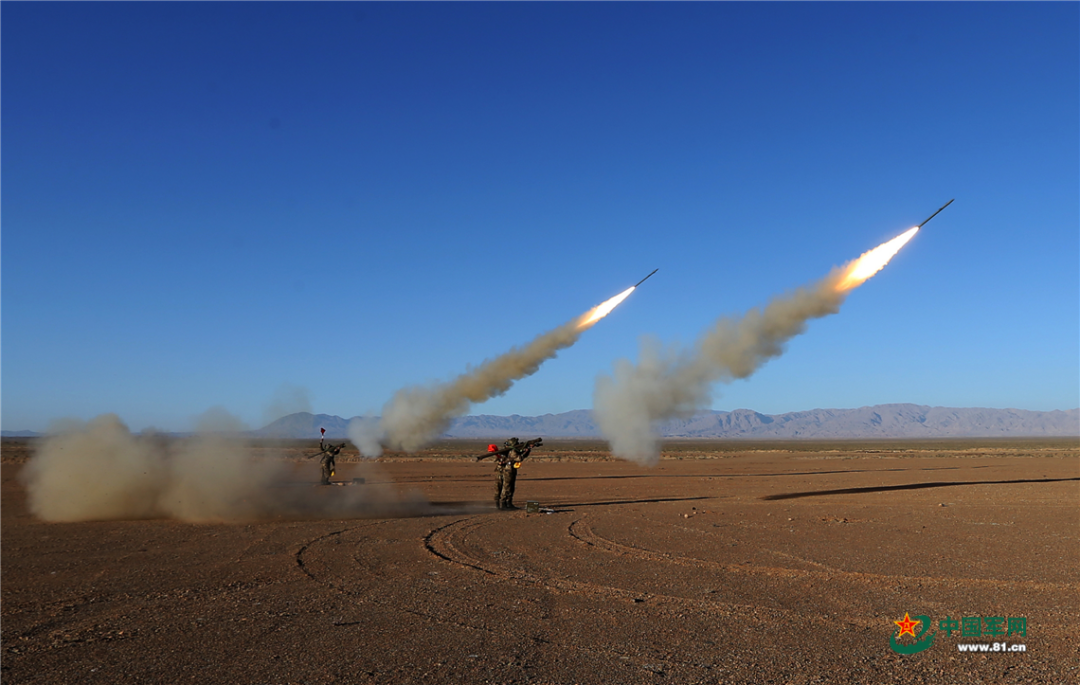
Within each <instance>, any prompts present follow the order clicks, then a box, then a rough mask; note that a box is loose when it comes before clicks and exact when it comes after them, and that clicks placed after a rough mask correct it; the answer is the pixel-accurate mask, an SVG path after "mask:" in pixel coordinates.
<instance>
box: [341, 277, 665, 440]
mask: <svg viewBox="0 0 1080 685" xmlns="http://www.w3.org/2000/svg"><path fill="white" fill-rule="evenodd" d="M654 273H655V272H654ZM650 275H652V274H650ZM646 278H648V276H646ZM639 285H640V282H639ZM636 288H637V286H633V287H631V288H627V289H626V290H624V291H623V292H621V293H619V294H618V295H616V296H615V297H612V298H611V299H609V300H607V301H605V302H602V303H601V304H599V305H597V306H595V307H593V308H592V309H590V310H589V311H587V312H585V313H584V314H582V315H581V316H579V317H577V318H575V319H573V320H571V321H569V322H567V323H565V324H563V325H562V326H559V327H558V328H555V329H553V330H551V331H548V332H547V333H543V334H541V335H539V336H537V337H536V338H534V339H533V340H532V341H531V342H529V343H527V344H526V345H525V346H524V347H515V348H512V349H511V350H510V351H509V352H506V353H504V354H502V355H500V356H498V357H495V358H494V359H488V360H487V361H485V362H484V363H482V364H481V365H480V366H479V367H477V368H475V369H472V370H470V371H468V372H466V373H463V374H461V375H460V376H458V377H457V378H455V379H453V380H451V381H447V382H445V383H437V384H434V385H431V386H427V387H423V386H413V387H408V388H402V389H401V390H399V391H397V393H395V394H394V397H393V398H391V400H390V401H389V402H387V403H386V406H384V407H383V411H382V417H381V418H380V419H379V420H377V421H376V420H373V419H366V420H365V419H359V420H357V419H354V420H353V421H351V422H350V423H349V431H348V432H349V439H351V440H352V441H353V443H354V444H355V445H356V446H357V447H358V448H359V449H360V452H361V453H363V455H364V456H367V457H377V456H379V455H380V454H382V450H383V447H389V448H391V449H398V450H404V451H406V452H415V451H416V450H418V449H420V448H422V447H424V446H425V445H429V444H431V443H432V442H434V441H435V440H436V439H438V437H439V436H440V435H442V434H443V433H444V432H446V429H447V428H449V427H450V422H451V421H453V420H454V419H455V418H457V417H459V416H464V415H465V413H466V412H468V411H469V407H470V406H472V405H473V404H476V403H480V402H485V401H487V400H489V399H491V398H492V397H498V396H499V395H502V394H503V393H505V392H506V391H507V390H509V389H510V388H511V386H513V385H514V383H515V382H516V381H518V380H521V379H522V378H525V377H526V376H531V375H532V374H534V373H536V371H537V370H539V368H540V365H541V364H543V363H544V362H545V361H547V360H548V359H551V358H552V357H554V356H555V355H556V354H557V353H558V351H559V350H561V349H564V348H567V347H570V346H571V345H573V344H574V343H575V342H577V340H578V338H579V337H580V336H581V334H582V333H584V332H585V331H587V330H588V329H590V328H592V327H593V326H594V325H596V322H597V321H599V320H600V319H602V318H604V317H605V316H607V315H608V314H610V313H611V311H612V310H613V309H615V307H617V306H619V304H621V303H622V301H623V300H625V299H626V298H627V297H629V296H630V293H632V292H634V290H635V289H636Z"/></svg>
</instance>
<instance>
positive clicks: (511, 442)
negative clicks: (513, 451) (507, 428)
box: [503, 438, 518, 447]
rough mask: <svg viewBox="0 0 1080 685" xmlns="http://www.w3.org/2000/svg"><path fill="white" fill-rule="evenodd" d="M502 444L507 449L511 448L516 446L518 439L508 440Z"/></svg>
mask: <svg viewBox="0 0 1080 685" xmlns="http://www.w3.org/2000/svg"><path fill="white" fill-rule="evenodd" d="M503 444H504V445H505V446H507V447H513V446H514V445H516V444H518V439H517V438H510V439H509V440H507V441H506V442H504V443H503Z"/></svg>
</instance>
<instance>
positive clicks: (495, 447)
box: [488, 445, 499, 452]
mask: <svg viewBox="0 0 1080 685" xmlns="http://www.w3.org/2000/svg"><path fill="white" fill-rule="evenodd" d="M498 451H499V446H498V445H488V452H498Z"/></svg>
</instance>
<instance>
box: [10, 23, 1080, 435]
mask: <svg viewBox="0 0 1080 685" xmlns="http://www.w3.org/2000/svg"><path fill="white" fill-rule="evenodd" d="M0 18H2V23H0V30H2V41H0V50H2V54H0V56H2V61H0V70H2V72H0V76H2V78H0V88H2V122H0V123H2V129H0V134H2V158H0V161H2V169H0V171H2V181H3V185H2V212H3V213H2V221H3V223H2V234H0V237H2V297H3V300H2V427H3V428H4V429H5V430H23V429H29V430H41V429H44V428H45V427H46V426H47V425H48V424H49V422H50V421H51V420H53V419H57V418H61V417H81V418H89V417H92V416H95V415H97V414H100V413H104V412H115V413H117V414H119V415H120V416H121V418H123V419H124V420H125V421H127V422H128V424H129V425H130V426H131V427H132V428H133V429H136V430H138V429H142V428H145V427H149V426H154V427H158V428H161V429H166V430H187V429H189V428H190V427H191V420H192V417H193V416H195V415H197V414H200V413H202V412H203V411H205V410H206V409H208V408H210V407H213V406H221V407H224V408H226V409H227V410H229V411H231V412H233V413H234V414H236V415H237V416H239V417H240V418H242V419H243V420H244V421H245V422H247V423H248V424H249V425H250V426H252V427H256V426H259V425H261V424H262V423H263V421H264V420H265V419H266V418H267V411H268V407H269V406H270V405H271V403H272V401H273V399H274V397H275V395H276V394H278V395H280V394H281V393H282V392H283V391H282V389H283V388H285V389H292V390H294V391H296V390H297V389H300V391H301V394H303V393H306V394H307V396H308V397H309V398H310V409H311V410H313V411H315V412H323V413H330V414H337V415H340V416H344V417H349V416H353V415H357V414H363V413H369V412H374V413H377V412H378V411H379V410H380V409H381V407H382V405H383V403H384V402H385V401H386V400H387V399H389V397H390V396H391V395H392V394H393V392H394V391H395V390H397V389H398V388H400V387H402V386H404V385H408V384H415V383H424V382H428V381H436V380H445V379H449V378H451V377H453V376H455V375H457V374H458V373H461V372H462V371H464V370H465V369H466V368H468V367H469V365H476V364H479V363H480V362H481V361H483V360H484V359H485V358H488V357H491V356H494V355H497V354H499V353H501V352H503V351H505V350H506V349H508V348H509V347H510V346H512V345H516V344H521V343H524V342H527V341H528V340H530V339H531V338H532V337H534V336H535V335H537V334H539V333H541V332H543V331H545V330H548V329H550V328H552V327H554V326H557V325H559V324H562V323H563V322H565V321H567V320H569V319H571V318H572V317H575V316H577V315H578V314H580V313H582V312H584V311H585V310H586V309H588V308H590V307H591V306H593V305H595V304H597V303H599V302H601V301H602V300H605V299H607V298H608V297H610V296H612V295H614V294H616V293H618V292H620V291H622V290H623V289H625V288H626V287H628V286H629V285H632V284H633V283H634V282H636V281H637V280H638V279H640V278H641V277H642V276H644V275H645V274H647V273H648V272H649V271H651V270H652V269H654V268H659V269H660V271H659V273H657V274H656V276H654V277H653V278H652V279H651V280H650V281H648V283H646V284H645V285H644V286H642V288H641V289H639V290H638V291H637V292H635V293H634V295H633V296H632V297H631V298H630V299H628V300H627V301H626V302H625V303H624V304H623V305H622V306H621V307H620V308H618V309H616V310H615V312H614V313H613V314H612V315H611V316H609V317H608V318H607V319H605V320H604V321H602V322H600V323H599V324H598V325H597V326H596V327H594V328H593V329H592V330H590V331H588V332H587V333H586V334H585V335H584V336H583V337H582V339H581V340H580V342H579V343H578V344H577V345H576V346H574V347H572V348H570V349H568V350H565V351H563V352H561V353H560V354H559V356H558V357H557V358H556V359H553V360H551V361H549V362H548V363H547V364H546V365H544V367H543V368H541V370H540V372H539V373H537V374H536V375H534V376H532V377H531V378H529V379H526V380H524V381H521V382H520V383H518V384H517V385H516V386H514V387H513V388H512V389H511V390H510V391H509V392H508V393H507V394H506V395H504V396H503V397H500V398H496V399H494V400H491V401H490V402H487V403H485V404H482V405H478V406H476V407H474V408H473V413H487V414H513V413H518V414H543V413H548V412H552V413H556V412H562V411H567V410H571V409H586V408H590V407H591V406H592V391H593V383H594V379H595V378H596V376H597V374H599V373H601V372H608V371H609V370H610V369H611V367H612V363H613V362H614V361H615V360H616V359H617V358H620V357H628V358H631V359H636V357H637V349H638V344H639V338H640V337H641V336H642V335H646V334H650V335H654V336H656V337H659V338H660V339H661V340H663V341H666V342H669V343H681V344H689V343H691V342H693V341H694V340H695V339H696V337H697V335H698V334H699V333H700V332H701V331H702V330H703V329H704V328H705V327H706V326H708V325H709V324H710V323H712V322H713V321H714V320H715V319H716V318H717V317H718V316H720V315H722V314H739V313H741V312H743V311H745V310H746V309H748V308H750V307H753V306H756V305H758V304H763V303H765V302H766V301H767V300H768V298H769V297H771V296H772V295H774V294H779V293H782V292H784V291H787V290H789V289H791V288H794V287H796V286H799V285H801V284H803V283H806V282H808V281H812V280H815V279H817V278H820V277H821V276H824V275H825V274H826V273H827V272H828V270H829V269H830V268H831V267H833V266H834V265H838V264H841V263H843V262H845V261H847V260H849V259H852V258H854V257H857V256H858V255H859V254H860V253H862V252H863V251H865V250H867V249H870V248H872V247H874V246H876V245H877V244H879V243H881V242H883V241H884V240H887V239H889V238H892V237H894V236H895V235H897V234H899V233H900V232H902V231H904V230H905V229H907V228H909V227H911V226H913V225H915V224H917V223H919V222H920V221H921V220H923V219H925V218H926V217H927V216H928V215H929V214H931V213H932V212H933V211H934V210H936V209H937V208H938V207H939V206H941V205H942V204H943V203H945V202H946V201H947V200H949V199H950V198H953V197H955V198H956V202H955V203H954V204H953V205H952V206H951V207H949V208H948V209H947V210H945V212H943V213H942V214H941V215H939V216H938V217H937V218H936V219H934V221H933V222H931V223H930V224H928V225H927V227H926V228H925V229H924V230H923V231H922V232H921V233H920V234H919V235H918V236H916V238H915V239H914V240H913V241H912V242H911V243H910V244H909V245H908V246H907V247H906V248H905V249H904V250H903V251H902V252H901V253H900V254H899V255H898V256H897V257H896V258H895V259H894V260H893V262H892V263H891V264H890V265H889V267H888V268H887V269H885V270H884V271H883V272H881V273H880V274H878V275H877V276H876V277H875V278H873V279H871V280H870V281H868V282H867V283H866V284H865V285H864V286H862V287H861V288H859V289H858V290H856V291H855V292H854V293H853V294H852V295H851V297H849V298H848V301H847V303H846V305H845V306H844V308H843V309H842V311H841V312H840V313H839V314H838V315H836V316H833V317H830V318H827V319H823V320H819V321H815V322H813V323H811V325H810V327H809V330H808V332H807V333H806V334H805V335H802V336H800V337H797V338H795V339H794V340H793V341H792V342H791V344H790V346H789V349H788V352H787V354H786V355H784V356H782V357H780V358H778V359H776V360H773V361H772V362H770V363H768V364H767V365H766V366H765V367H764V368H763V369H762V370H761V371H760V372H759V373H758V374H757V375H755V376H754V377H752V378H750V379H749V380H747V381H740V382H737V383H734V384H732V385H728V386H721V387H718V388H717V390H718V392H717V395H716V400H715V403H714V405H713V406H714V408H716V409H735V408H740V407H745V408H750V409H755V410H758V411H761V412H766V413H781V412H787V411H797V410H805V409H812V408H816V407H858V406H864V405H871V404H881V403H891V402H913V403H918V404H928V405H942V406H965V407H966V406H983V407H1016V408H1021V409H1033V410H1050V409H1067V408H1075V407H1077V406H1078V405H1080V198H1078V196H1080V40H1078V34H1080V5H1078V4H1077V3H1067V2H1060V3H949V4H938V3H923V2H919V3H865V4H864V3H828V4H818V3H796V4H784V3H737V4H735V3H732V4H729V3H719V4H713V3H689V4H667V3H660V4H652V3H629V4H623V3H589V4H572V3H541V4H501V3H474V4H453V3H437V4H425V3H402V4H370V3H363V4H351V3H327V4H314V3H312V4H308V3H297V4H293V3H258V2H252V3H227V4H219V3H115V4H100V3H86V4H82V3H75V4H67V3H17V2H4V3H3V5H2V7H0ZM286 394H287V393H286ZM299 404H303V403H299Z"/></svg>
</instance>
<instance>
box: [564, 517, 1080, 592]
mask: <svg viewBox="0 0 1080 685" xmlns="http://www.w3.org/2000/svg"><path fill="white" fill-rule="evenodd" d="M569 532H570V535H571V537H573V538H574V539H576V540H577V541H578V542H580V543H582V544H584V545H587V546H589V547H594V548H596V549H600V550H603V551H605V552H608V553H610V554H614V555H616V556H628V557H632V558H636V559H641V560H643V561H651V562H663V563H671V564H678V565H680V566H691V567H696V568H702V569H711V570H719V571H725V572H728V573H742V574H757V575H766V576H772V577H777V578H805V579H820V580H836V579H837V578H842V579H846V580H852V581H856V582H861V583H865V584H871V585H875V586H881V585H882V584H883V583H900V584H902V585H907V584H910V585H913V586H921V585H924V584H931V585H944V586H948V585H955V584H963V585H967V586H976V587H987V588H995V589H1019V588H1022V589H1027V590H1048V591H1060V590H1073V591H1077V590H1080V583H1042V582H1038V581H1029V580H995V579H992V578H940V577H936V576H902V575H887V574H881V573H865V572H861V571H844V570H842V569H838V568H835V567H833V566H828V565H826V564H822V563H819V562H816V561H812V560H810V559H804V558H802V557H799V556H796V555H794V554H788V553H786V552H779V551H775V550H763V551H765V552H767V553H769V554H774V555H776V556H780V557H784V558H788V559H791V560H793V561H798V562H800V563H803V564H807V565H808V566H816V567H818V568H819V569H821V570H811V569H793V568H783V567H776V566H760V565H755V564H723V563H720V562H717V561H708V560H705V559H696V558H694V557H684V556H677V555H672V554H669V553H667V552H658V551H654V550H650V549H645V548H643V547H636V546H634V545H627V544H623V543H620V542H616V541H614V540H611V539H609V538H605V537H601V536H600V535H597V534H596V533H595V532H594V531H593V530H592V528H591V527H590V526H589V525H588V523H586V522H585V520H584V519H578V520H577V521H574V522H573V523H571V524H570V529H569Z"/></svg>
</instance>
